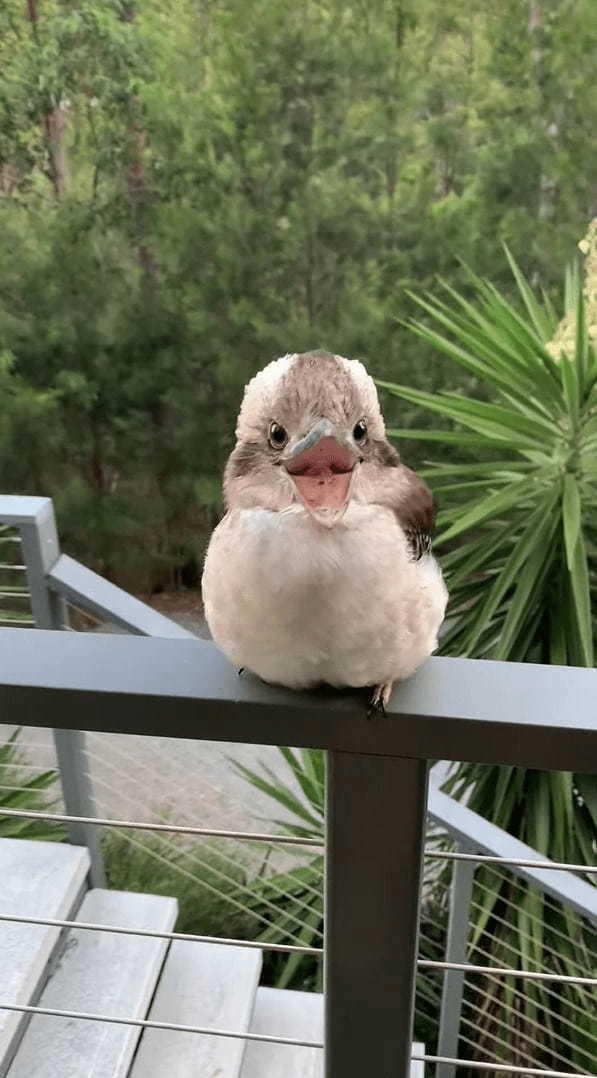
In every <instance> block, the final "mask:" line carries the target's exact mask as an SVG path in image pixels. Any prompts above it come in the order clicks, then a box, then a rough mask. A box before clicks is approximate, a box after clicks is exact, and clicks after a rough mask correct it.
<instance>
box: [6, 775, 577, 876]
mask: <svg viewBox="0 0 597 1078" xmlns="http://www.w3.org/2000/svg"><path fill="white" fill-rule="evenodd" d="M14 766H16V767H21V766H22V765H21V764H15V765H14ZM26 788H27V787H23V786H0V789H3V790H8V789H10V790H24V789H26ZM0 816H13V817H16V818H17V819H25V820H51V821H53V822H55V823H85V824H92V825H96V826H98V827H121V828H125V829H127V828H128V829H132V830H136V831H158V832H161V831H165V832H166V833H168V834H178V835H197V836H198V837H200V838H201V837H202V838H234V839H242V840H248V841H252V842H267V843H272V844H274V843H279V844H281V845H286V846H309V847H314V848H315V849H320V850H323V849H324V842H323V840H322V839H319V838H296V837H295V836H294V835H293V836H290V835H272V834H269V833H264V832H260V831H223V830H221V829H220V830H218V829H217V828H212V827H191V826H189V825H187V824H174V823H173V824H169V823H147V822H146V821H142V820H113V819H111V818H110V817H109V816H67V815H66V814H65V813H60V812H36V811H35V810H33V809H0ZM425 857H429V858H433V859H435V860H439V861H473V862H475V863H478V864H489V865H506V866H510V865H513V866H516V867H524V868H545V869H549V870H550V871H554V872H586V873H589V874H591V873H597V865H573V864H568V863H567V862H563V861H562V862H559V861H539V860H537V859H528V860H525V859H523V858H519V857H497V856H495V857H491V856H489V855H487V854H481V853H479V854H477V853H455V852H452V851H451V850H444V851H440V850H425Z"/></svg>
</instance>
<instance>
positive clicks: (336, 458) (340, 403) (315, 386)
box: [202, 352, 447, 711]
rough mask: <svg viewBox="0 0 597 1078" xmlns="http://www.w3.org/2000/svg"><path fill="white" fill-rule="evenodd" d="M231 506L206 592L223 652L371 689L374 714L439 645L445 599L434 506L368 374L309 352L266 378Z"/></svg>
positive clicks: (255, 383) (243, 434)
mask: <svg viewBox="0 0 597 1078" xmlns="http://www.w3.org/2000/svg"><path fill="white" fill-rule="evenodd" d="M224 495H225V500H226V507H227V512H226V515H225V516H224V518H223V519H222V521H221V522H220V524H218V526H217V528H216V529H215V531H214V532H213V535H212V537H211V540H210V543H209V547H208V551H207V555H206V559H205V567H204V572H203V581H202V587H203V598H204V603H205V615H206V618H207V622H208V625H209V628H210V631H211V633H212V636H213V638H214V640H215V642H216V644H218V646H219V647H220V648H221V650H222V651H223V652H224V654H225V655H226V656H227V657H228V658H229V659H230V660H231V662H233V663H235V664H236V665H237V666H238V667H239V668H246V669H248V670H251V671H253V672H254V673H255V674H258V675H259V677H260V678H262V679H263V680H264V681H267V682H271V683H273V684H277V685H285V686H287V687H288V688H291V689H308V688H311V687H314V686H316V685H319V684H322V683H327V684H329V685H333V686H335V687H338V688H341V687H364V686H370V687H371V688H372V690H373V695H372V701H371V704H372V708H374V709H379V710H382V711H383V710H384V709H385V707H386V705H387V703H388V700H389V697H390V694H391V690H392V685H393V683H394V682H395V681H398V680H402V679H404V678H407V677H408V676H409V675H410V674H412V673H413V672H414V671H415V670H416V669H417V667H418V666H419V665H420V664H421V663H422V662H423V661H424V660H425V659H426V658H427V656H428V655H430V654H431V652H432V651H433V650H434V649H435V647H436V646H437V632H438V629H439V626H440V625H441V622H442V620H443V616H444V611H445V607H446V601H447V591H446V587H445V584H444V581H443V578H442V575H441V571H440V569H439V566H438V564H437V562H436V561H435V558H434V557H433V555H432V553H431V533H432V529H433V523H434V518H435V507H434V503H433V498H432V496H431V493H430V491H429V489H428V487H427V486H426V484H425V483H424V482H423V480H422V479H420V478H419V477H418V476H417V475H416V474H415V472H413V471H411V470H410V469H409V468H407V467H405V465H404V464H402V463H401V461H400V457H399V456H398V453H397V452H396V450H395V449H394V448H393V447H392V446H391V445H390V444H389V442H388V441H387V439H386V434H385V426H384V421H383V418H382V414H381V410H380V406H379V400H378V397H377V391H376V388H375V385H374V382H373V379H372V378H371V377H370V376H369V375H368V374H367V371H366V370H365V368H364V366H363V365H362V363H360V362H358V361H356V360H349V359H344V358H343V357H342V356H336V355H330V354H328V353H325V352H305V353H303V354H300V355H298V354H292V355H286V356H283V357H282V358H281V359H277V360H275V361H274V362H273V363H270V364H269V365H268V366H267V367H265V368H264V369H263V370H262V371H260V372H259V373H258V374H257V375H256V376H255V377H254V378H253V379H252V380H251V381H250V382H249V383H248V385H247V386H246V389H245V394H244V398H243V402H242V406H241V410H240V414H239V417H238V423H237V427H236V446H235V448H234V450H233V451H232V453H231V455H230V458H229V460H228V463H227V465H226V470H225V473H224Z"/></svg>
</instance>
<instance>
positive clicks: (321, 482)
mask: <svg viewBox="0 0 597 1078" xmlns="http://www.w3.org/2000/svg"><path fill="white" fill-rule="evenodd" d="M359 459H360V453H359V449H358V446H357V445H356V443H355V442H354V439H353V438H352V435H351V434H347V433H345V432H343V431H341V430H339V429H338V428H337V427H336V426H335V424H334V423H331V422H330V420H329V419H320V420H319V422H318V423H316V424H315V426H314V427H312V428H311V430H310V431H309V432H308V433H307V434H306V435H304V437H302V438H300V439H299V440H298V441H297V442H295V443H294V445H292V444H291V445H290V446H289V448H288V450H287V452H286V453H285V455H284V457H283V458H282V461H281V463H282V464H283V466H284V467H285V468H286V471H287V473H288V475H289V477H290V479H291V480H292V482H293V483H294V487H295V490H296V492H297V495H298V497H299V499H300V501H301V502H302V503H303V505H304V506H305V508H306V509H307V510H308V511H309V512H310V513H311V515H312V516H313V517H314V518H315V520H317V521H318V523H320V524H324V525H326V526H327V527H330V528H331V527H332V525H333V524H335V523H336V522H337V521H338V520H340V518H341V517H342V516H343V515H344V512H345V510H346V507H347V505H348V502H349V500H350V494H351V490H352V483H353V478H354V472H355V465H356V464H357V461H358V460H359Z"/></svg>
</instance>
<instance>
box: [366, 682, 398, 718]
mask: <svg viewBox="0 0 597 1078" xmlns="http://www.w3.org/2000/svg"><path fill="white" fill-rule="evenodd" d="M393 684H394V682H393V681H386V683H385V684H384V685H376V686H375V689H374V690H373V696H372V697H371V702H370V704H369V709H368V711H367V718H368V719H373V718H376V717H377V716H379V715H385V713H386V707H387V706H388V702H389V699H390V696H391V695H392V686H393Z"/></svg>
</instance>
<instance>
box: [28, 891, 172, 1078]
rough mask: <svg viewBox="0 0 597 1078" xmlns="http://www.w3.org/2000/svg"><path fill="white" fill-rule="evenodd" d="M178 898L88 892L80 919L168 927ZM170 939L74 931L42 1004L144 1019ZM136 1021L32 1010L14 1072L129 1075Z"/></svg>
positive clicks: (67, 1077)
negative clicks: (90, 1018) (117, 1022)
mask: <svg viewBox="0 0 597 1078" xmlns="http://www.w3.org/2000/svg"><path fill="white" fill-rule="evenodd" d="M176 915H177V902H176V899H174V898H164V897H162V896H160V895H140V894H132V893H129V892H125V891H106V890H103V889H96V890H92V891H88V893H87V894H86V895H85V898H84V900H83V903H82V905H81V907H80V909H79V912H78V914H77V916H76V918H75V919H76V920H78V921H88V922H95V923H96V924H113V925H120V926H121V927H123V928H141V929H152V930H154V931H158V932H169V931H171V930H172V928H173V926H174V923H175V921H176ZM166 950H167V941H166V940H161V939H152V938H150V937H144V936H134V935H131V936H128V935H120V934H118V935H117V934H115V933H110V932H93V931H89V930H87V929H76V928H72V929H69V930H68V932H67V934H66V937H65V945H64V949H63V951H62V953H61V956H60V960H59V962H58V965H57V967H56V969H55V970H54V972H53V974H51V976H50V978H49V980H48V983H47V984H46V986H45V988H44V990H43V992H42V995H41V998H40V1000H39V1005H40V1006H41V1007H55V1008H57V1009H62V1010H71V1011H84V1012H87V1013H92V1014H105V1015H108V1016H114V1017H119V1018H127V1017H132V1018H145V1017H146V1015H147V1010H148V1007H149V1004H150V1001H151V998H152V996H153V993H154V990H155V986H156V983H157V981H158V978H159V975H160V971H161V968H162V965H163V961H164V955H165V953H166ZM139 1035H140V1029H139V1027H137V1026H124V1025H110V1024H108V1023H105V1022H91V1021H86V1020H83V1019H76V1018H57V1017H53V1016H52V1017H50V1016H47V1015H34V1016H33V1018H32V1019H31V1022H30V1025H29V1027H28V1029H27V1031H26V1032H25V1035H24V1037H23V1040H22V1042H21V1045H20V1047H19V1049H18V1051H17V1054H16V1056H15V1058H14V1060H13V1063H12V1066H11V1067H10V1070H9V1072H8V1078H33V1076H34V1075H35V1078H127V1075H128V1072H129V1068H130V1065H131V1061H132V1058H133V1054H134V1051H135V1048H136V1045H137V1042H138V1040H139Z"/></svg>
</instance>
